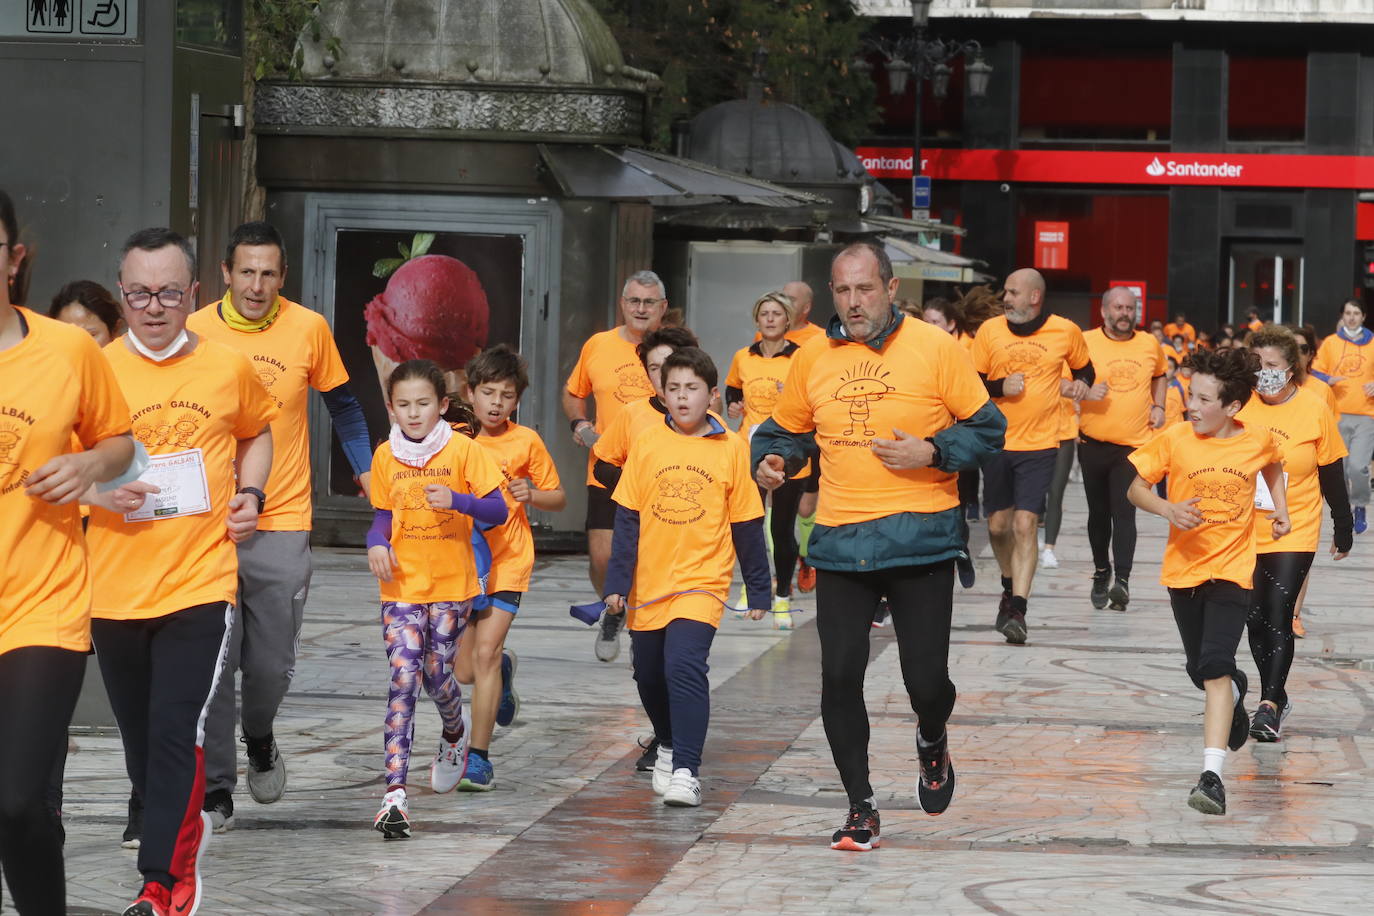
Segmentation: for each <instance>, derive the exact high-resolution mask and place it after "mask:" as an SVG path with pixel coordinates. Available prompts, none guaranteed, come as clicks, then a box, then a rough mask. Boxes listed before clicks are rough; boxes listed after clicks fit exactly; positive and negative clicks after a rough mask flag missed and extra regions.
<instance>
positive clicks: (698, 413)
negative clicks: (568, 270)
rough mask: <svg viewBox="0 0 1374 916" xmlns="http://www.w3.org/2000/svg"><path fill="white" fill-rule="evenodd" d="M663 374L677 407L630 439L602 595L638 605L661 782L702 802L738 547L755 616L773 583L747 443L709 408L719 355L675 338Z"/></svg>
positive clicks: (667, 399) (667, 790)
mask: <svg viewBox="0 0 1374 916" xmlns="http://www.w3.org/2000/svg"><path fill="white" fill-rule="evenodd" d="M661 383H662V387H663V399H664V404H665V406H666V407H667V409H668V414H667V416H666V417H665V418H664V423H663V425H656V426H654V427H653V428H651V429H648V430H646V431H645V432H644V433H642V434H641V435H640V436H639V438H638V439H636V440H635V442H634V444H633V445H631V447H630V454H629V457H628V459H627V460H626V462H625V468H624V471H623V473H622V475H621V478H620V482H619V484H617V486H616V488H615V493H614V495H613V499H614V500H615V502H616V503H617V504H618V506H619V508H618V509H617V510H616V519H615V531H614V534H613V536H612V541H611V560H610V565H609V566H608V567H607V570H606V595H605V599H604V600H605V602H606V609H607V611H608V612H609V613H612V614H623V613H626V612H627V611H628V613H629V621H628V622H629V629H630V645H631V651H632V652H633V654H634V676H635V682H636V683H637V684H638V685H639V697H640V700H641V701H642V702H643V704H644V711H645V712H646V713H647V714H648V716H649V721H650V722H652V723H653V726H654V734H655V735H656V736H657V739H658V742H659V745H658V756H657V762H656V764H655V766H654V771H653V788H654V792H655V794H657V795H661V796H663V803H664V804H665V805H669V806H673V807H696V806H697V805H700V804H701V783H700V781H699V779H698V776H699V769H700V766H701V751H702V747H703V746H704V745H705V743H706V728H707V724H708V720H709V717H710V703H711V700H710V691H711V685H710V682H709V681H708V680H707V676H706V672H707V670H708V668H707V659H708V656H709V655H710V652H711V642H712V640H713V639H714V638H715V635H716V628H717V627H718V626H719V625H720V618H721V615H722V612H723V610H724V606H725V601H726V596H727V595H728V594H729V590H730V574H731V572H732V571H733V569H734V565H735V554H736V552H737V551H738V553H739V559H740V567H741V568H742V570H743V573H744V581H745V582H746V583H747V585H748V590H749V606H750V609H751V610H750V616H751V617H752V618H753V619H754V620H761V619H763V615H764V613H765V611H766V609H767V608H769V606H770V605H771V603H772V602H771V600H770V598H771V594H770V589H771V587H772V584H773V583H772V580H771V579H770V577H769V570H768V551H767V548H766V547H765V545H764V541H763V504H762V503H761V502H760V501H759V491H758V487H756V486H755V485H754V480H753V477H752V475H751V473H750V467H749V447H748V445H747V444H746V443H745V441H744V440H743V439H741V438H740V437H739V436H737V435H735V434H734V433H732V432H730V431H729V430H727V429H726V428H725V426H724V424H722V423H721V422H720V420H718V419H717V418H715V417H713V416H711V415H710V414H709V413H708V412H707V407H708V406H709V405H710V403H711V401H712V400H713V399H714V398H716V397H717V396H718V390H717V387H716V384H717V374H716V367H715V364H714V363H712V362H711V358H710V357H709V356H707V355H706V353H704V352H703V351H702V350H700V349H698V348H696V347H686V348H683V349H680V350H677V351H675V352H673V353H670V354H669V355H668V356H667V357H666V358H665V359H664V361H663V368H662V375H661Z"/></svg>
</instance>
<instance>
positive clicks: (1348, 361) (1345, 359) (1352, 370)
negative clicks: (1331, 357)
mask: <svg viewBox="0 0 1374 916" xmlns="http://www.w3.org/2000/svg"><path fill="white" fill-rule="evenodd" d="M1346 351H1347V352H1346V355H1345V356H1342V357H1341V361H1340V363H1339V364H1338V365H1337V366H1336V374H1337V375H1340V376H1344V377H1345V378H1356V377H1357V376H1359V374H1360V372H1361V371H1362V370H1363V369H1364V357H1363V356H1361V355H1360V353H1359V350H1358V349H1356V351H1355V352H1353V353H1352V352H1349V351H1350V348H1349V347H1347V348H1346Z"/></svg>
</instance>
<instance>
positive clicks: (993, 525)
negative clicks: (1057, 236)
mask: <svg viewBox="0 0 1374 916" xmlns="http://www.w3.org/2000/svg"><path fill="white" fill-rule="evenodd" d="M1002 301H1003V303H1004V304H1005V307H1006V311H1005V313H1004V314H1002V315H998V316H996V317H994V318H990V319H988V320H987V321H986V322H984V323H983V326H982V327H981V328H979V329H978V336H977V337H975V338H974V341H973V353H972V356H973V365H974V368H976V369H977V370H978V374H979V375H981V376H982V377H983V383H984V384H985V385H986V386H987V389H988V394H990V395H992V398H993V401H994V402H995V403H996V404H997V406H998V407H999V408H1000V409H1001V411H1002V413H1003V414H1005V415H1006V418H1007V436H1006V447H1005V449H1004V450H1003V451H1002V452H1001V453H1000V454H998V455H997V456H996V457H995V458H993V459H992V461H990V462H989V463H988V464H986V465H984V467H983V480H984V483H983V508H984V510H985V511H986V512H987V516H988V536H989V538H990V540H991V541H992V550H993V553H995V554H996V555H997V565H998V566H999V567H1001V570H1002V599H1001V601H1000V602H999V603H998V607H997V622H996V628H997V631H998V632H999V633H1001V634H1002V635H1003V636H1005V637H1006V640H1007V642H1009V643H1013V644H1015V645H1021V644H1022V643H1024V642H1025V641H1026V635H1027V627H1026V610H1027V607H1026V602H1027V599H1028V598H1029V596H1030V588H1031V580H1032V579H1033V578H1034V577H1035V561H1036V547H1035V535H1036V530H1037V528H1038V527H1039V524H1040V516H1042V515H1044V513H1045V497H1046V495H1047V494H1048V493H1049V489H1050V482H1051V480H1052V479H1053V477H1054V461H1055V456H1056V454H1057V453H1058V451H1059V399H1060V398H1061V397H1068V398H1073V399H1074V400H1080V401H1081V400H1082V399H1083V398H1084V397H1085V396H1086V395H1087V394H1088V392H1089V390H1090V387H1091V385H1092V384H1093V381H1094V380H1095V378H1096V376H1095V374H1094V373H1093V367H1092V359H1091V358H1090V356H1089V354H1088V345H1087V343H1086V342H1085V341H1084V339H1083V332H1082V331H1080V330H1079V329H1078V326H1077V325H1075V324H1074V323H1073V322H1072V321H1069V320H1068V319H1066V318H1061V317H1060V316H1058V315H1054V314H1051V313H1050V312H1049V311H1047V310H1046V309H1045V278H1044V277H1042V276H1040V273H1039V272H1038V271H1035V270H1031V269H1029V268H1022V269H1021V270H1018V271H1016V272H1014V273H1012V274H1011V276H1009V277H1007V282H1006V288H1005V290H1004V291H1003V293H1002ZM1065 365H1067V366H1068V367H1069V371H1070V372H1071V373H1072V376H1073V378H1072V379H1062V380H1061V374H1062V371H1063V367H1064V366H1065Z"/></svg>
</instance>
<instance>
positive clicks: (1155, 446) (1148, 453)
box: [1130, 434, 1173, 484]
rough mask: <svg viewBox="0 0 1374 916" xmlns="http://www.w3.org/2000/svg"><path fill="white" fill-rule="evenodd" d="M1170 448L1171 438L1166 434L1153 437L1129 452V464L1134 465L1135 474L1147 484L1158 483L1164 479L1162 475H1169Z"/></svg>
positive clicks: (1171, 445) (1171, 444)
mask: <svg viewBox="0 0 1374 916" xmlns="http://www.w3.org/2000/svg"><path fill="white" fill-rule="evenodd" d="M1172 447H1173V437H1172V436H1170V435H1167V434H1166V435H1162V436H1155V437H1154V438H1153V439H1151V440H1150V441H1149V442H1147V443H1145V444H1144V445H1142V446H1141V447H1140V448H1138V449H1136V450H1135V451H1133V452H1131V455H1130V458H1131V464H1133V465H1135V470H1136V473H1137V474H1139V475H1140V476H1141V477H1142V478H1144V479H1145V481H1146V482H1147V483H1151V484H1156V483H1159V482H1160V481H1161V480H1163V479H1164V475H1165V474H1167V473H1169V457H1170V455H1171V453H1172Z"/></svg>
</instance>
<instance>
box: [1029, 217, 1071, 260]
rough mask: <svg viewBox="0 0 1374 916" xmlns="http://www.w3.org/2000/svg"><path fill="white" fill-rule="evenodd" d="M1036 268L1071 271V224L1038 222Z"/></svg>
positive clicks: (1036, 231)
mask: <svg viewBox="0 0 1374 916" xmlns="http://www.w3.org/2000/svg"><path fill="white" fill-rule="evenodd" d="M1035 268H1036V269H1037V270H1068V269H1069V224H1068V223H1049V222H1041V221H1038V220H1037V221H1036V223H1035Z"/></svg>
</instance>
